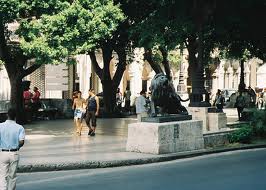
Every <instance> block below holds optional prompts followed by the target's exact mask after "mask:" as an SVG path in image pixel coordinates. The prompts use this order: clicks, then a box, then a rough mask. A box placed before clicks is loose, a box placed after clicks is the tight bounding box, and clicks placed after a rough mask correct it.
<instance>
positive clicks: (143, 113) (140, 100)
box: [136, 90, 148, 122]
mask: <svg viewBox="0 0 266 190" xmlns="http://www.w3.org/2000/svg"><path fill="white" fill-rule="evenodd" d="M146 104H147V99H146V92H145V91H144V90H142V91H141V92H140V96H139V97H137V99H136V113H137V119H138V122H141V118H142V117H147V116H148V114H147V108H146Z"/></svg>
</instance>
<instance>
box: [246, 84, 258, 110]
mask: <svg viewBox="0 0 266 190" xmlns="http://www.w3.org/2000/svg"><path fill="white" fill-rule="evenodd" d="M247 92H248V95H249V104H250V107H255V104H256V97H257V95H256V92H255V90H253V89H252V88H251V87H250V86H249V87H248V90H247Z"/></svg>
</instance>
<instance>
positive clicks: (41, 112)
mask: <svg viewBox="0 0 266 190" xmlns="http://www.w3.org/2000/svg"><path fill="white" fill-rule="evenodd" d="M57 115H58V108H56V107H54V106H53V105H52V104H51V103H50V102H49V100H41V107H40V108H39V109H38V111H37V113H36V117H37V118H40V119H48V120H51V119H56V118H57Z"/></svg>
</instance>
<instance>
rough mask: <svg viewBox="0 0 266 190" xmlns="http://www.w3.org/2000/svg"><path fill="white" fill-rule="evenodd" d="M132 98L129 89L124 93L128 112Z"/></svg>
mask: <svg viewBox="0 0 266 190" xmlns="http://www.w3.org/2000/svg"><path fill="white" fill-rule="evenodd" d="M130 97H131V91H130V90H129V88H128V87H127V88H126V91H125V92H124V99H125V108H126V111H127V112H130Z"/></svg>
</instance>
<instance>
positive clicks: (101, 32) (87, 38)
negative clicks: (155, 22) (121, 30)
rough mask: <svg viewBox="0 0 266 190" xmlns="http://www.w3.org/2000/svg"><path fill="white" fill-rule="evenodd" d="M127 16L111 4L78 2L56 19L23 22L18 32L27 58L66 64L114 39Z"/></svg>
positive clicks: (105, 1)
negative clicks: (115, 32)
mask: <svg viewBox="0 0 266 190" xmlns="http://www.w3.org/2000/svg"><path fill="white" fill-rule="evenodd" d="M123 20H124V15H123V13H122V12H121V10H120V9H119V6H116V5H114V4H113V2H112V1H111V0H79V1H78V0H77V1H74V2H73V3H72V4H69V6H67V7H66V8H65V9H64V10H62V11H60V12H59V13H57V14H54V15H43V16H41V17H40V19H33V20H32V21H31V22H28V21H27V20H24V21H22V22H21V25H20V29H19V31H18V33H19V35H20V36H21V47H22V49H23V51H24V52H25V54H27V55H29V56H30V57H36V62H39V63H56V64H57V63H62V62H66V58H69V57H70V58H71V57H73V56H74V55H76V54H80V53H86V52H89V51H92V50H95V49H96V48H98V47H99V44H100V43H101V42H102V41H105V40H108V39H110V38H112V34H113V32H114V31H115V30H116V28H117V27H118V25H119V23H120V22H121V21H123Z"/></svg>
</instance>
